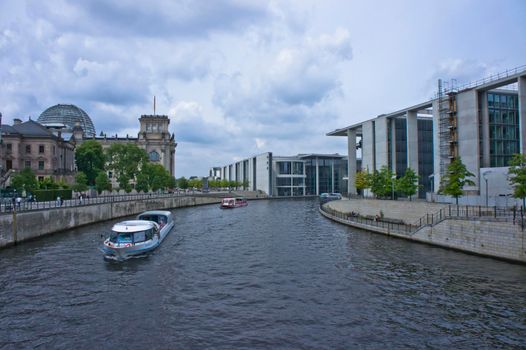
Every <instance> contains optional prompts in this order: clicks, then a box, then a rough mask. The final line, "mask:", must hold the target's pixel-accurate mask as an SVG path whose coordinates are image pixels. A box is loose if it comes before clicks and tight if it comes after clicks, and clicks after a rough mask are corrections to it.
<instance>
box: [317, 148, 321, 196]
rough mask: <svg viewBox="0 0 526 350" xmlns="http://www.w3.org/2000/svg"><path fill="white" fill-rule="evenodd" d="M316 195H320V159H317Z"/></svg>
mask: <svg viewBox="0 0 526 350" xmlns="http://www.w3.org/2000/svg"><path fill="white" fill-rule="evenodd" d="M316 195H317V196H319V195H320V169H319V165H318V158H317V157H316Z"/></svg>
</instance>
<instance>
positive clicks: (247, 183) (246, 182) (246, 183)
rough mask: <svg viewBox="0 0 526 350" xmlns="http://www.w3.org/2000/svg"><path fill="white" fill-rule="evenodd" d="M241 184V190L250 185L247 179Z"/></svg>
mask: <svg viewBox="0 0 526 350" xmlns="http://www.w3.org/2000/svg"><path fill="white" fill-rule="evenodd" d="M241 185H242V186H243V190H245V191H246V190H247V189H248V187H249V186H250V183H249V182H248V180H244V181H243V182H242V183H241Z"/></svg>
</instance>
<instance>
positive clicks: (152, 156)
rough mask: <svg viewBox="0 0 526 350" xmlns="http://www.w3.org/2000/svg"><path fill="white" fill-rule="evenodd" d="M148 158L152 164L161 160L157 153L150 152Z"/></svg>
mask: <svg viewBox="0 0 526 350" xmlns="http://www.w3.org/2000/svg"><path fill="white" fill-rule="evenodd" d="M149 156H150V160H151V161H152V162H158V161H159V160H160V159H161V157H159V153H157V151H151V152H150V154H149Z"/></svg>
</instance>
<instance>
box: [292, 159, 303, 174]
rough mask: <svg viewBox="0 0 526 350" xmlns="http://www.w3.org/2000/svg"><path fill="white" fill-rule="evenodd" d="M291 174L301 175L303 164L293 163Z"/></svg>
mask: <svg viewBox="0 0 526 350" xmlns="http://www.w3.org/2000/svg"><path fill="white" fill-rule="evenodd" d="M292 173H293V174H294V175H303V162H293V163H292Z"/></svg>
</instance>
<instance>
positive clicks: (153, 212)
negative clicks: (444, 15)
mask: <svg viewBox="0 0 526 350" xmlns="http://www.w3.org/2000/svg"><path fill="white" fill-rule="evenodd" d="M141 215H165V216H170V215H172V212H171V211H168V210H148V211H145V212H143V213H140V214H139V215H138V216H141Z"/></svg>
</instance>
